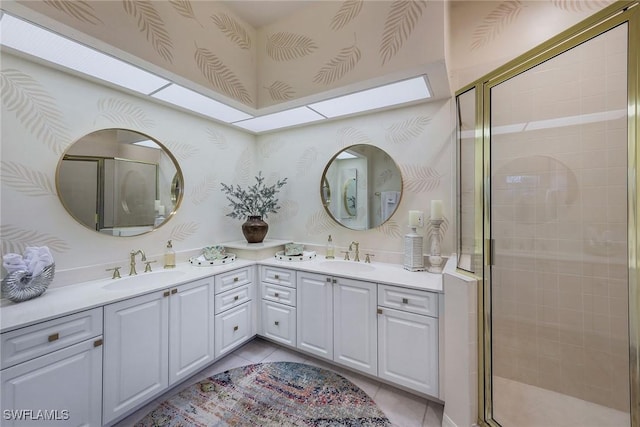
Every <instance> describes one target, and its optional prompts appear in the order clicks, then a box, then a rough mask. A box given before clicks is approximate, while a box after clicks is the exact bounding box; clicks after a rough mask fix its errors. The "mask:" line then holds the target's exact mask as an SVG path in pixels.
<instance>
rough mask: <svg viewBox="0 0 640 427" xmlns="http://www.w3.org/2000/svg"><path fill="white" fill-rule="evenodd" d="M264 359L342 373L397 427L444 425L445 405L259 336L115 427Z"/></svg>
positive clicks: (126, 426)
mask: <svg viewBox="0 0 640 427" xmlns="http://www.w3.org/2000/svg"><path fill="white" fill-rule="evenodd" d="M261 362H300V363H308V364H310V365H315V366H320V367H322V368H326V369H331V370H333V371H335V372H338V373H339V374H341V375H343V376H344V377H345V378H348V379H349V380H350V381H352V382H353V383H354V384H356V385H358V387H360V388H361V389H362V390H364V391H365V392H366V393H367V394H368V395H369V396H371V397H372V398H373V400H374V401H375V402H376V403H377V404H378V407H379V408H380V409H382V411H384V413H385V414H386V415H387V418H389V420H390V421H391V422H392V424H393V425H394V426H395V427H414V426H415V427H440V426H441V425H442V412H443V409H444V408H443V406H442V405H441V404H439V403H436V402H432V401H430V400H427V399H422V398H420V397H417V396H414V395H412V394H410V393H406V392H404V391H402V390H399V389H396V388H394V387H391V386H389V385H386V384H382V383H379V382H377V381H375V380H372V379H370V378H367V377H364V376H362V375H358V374H356V373H353V372H351V371H347V370H343V369H341V368H340V367H338V366H335V365H331V364H328V363H325V362H323V361H321V360H319V359H316V358H313V357H309V356H306V355H304V354H302V353H298V352H295V351H292V350H289V349H287V348H285V347H281V346H279V345H277V344H273V343H271V342H270V341H265V340H263V339H260V338H256V339H254V340H253V341H250V342H248V343H247V344H245V345H244V346H242V347H240V348H239V349H237V350H235V351H234V352H233V353H231V354H229V355H227V356H225V357H224V358H222V359H221V360H219V361H218V362H216V363H214V364H213V365H211V366H209V367H207V368H205V369H204V370H202V371H200V372H199V373H197V374H195V375H194V376H192V377H191V378H189V379H188V380H186V381H185V382H184V383H182V384H181V385H179V386H178V387H176V388H174V389H172V390H169V391H168V392H166V393H165V394H163V395H161V396H160V397H158V398H157V399H155V400H153V401H152V402H150V403H149V404H147V405H146V406H144V407H142V408H141V409H139V410H138V411H136V412H134V413H133V414H131V415H129V416H128V417H127V418H124V419H123V420H122V421H120V422H119V423H117V424H116V425H115V427H128V426H133V425H134V424H135V423H136V422H138V421H139V420H140V419H142V418H143V417H144V416H145V415H146V414H147V413H149V412H150V411H151V410H153V408H155V406H156V405H158V404H159V403H160V402H162V401H163V400H165V399H167V398H168V397H170V396H172V395H174V394H176V393H178V392H180V391H181V390H182V389H184V388H186V387H188V386H190V385H191V384H194V383H196V382H198V381H201V380H203V379H204V378H207V377H210V376H212V375H215V374H217V373H220V372H224V371H226V370H228V369H233V368H238V367H240V366H244V365H248V364H251V363H261Z"/></svg>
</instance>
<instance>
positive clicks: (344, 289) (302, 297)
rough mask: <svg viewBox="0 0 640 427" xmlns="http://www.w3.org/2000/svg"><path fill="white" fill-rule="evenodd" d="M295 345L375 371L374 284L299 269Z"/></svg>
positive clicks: (363, 369)
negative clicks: (296, 343) (296, 339)
mask: <svg viewBox="0 0 640 427" xmlns="http://www.w3.org/2000/svg"><path fill="white" fill-rule="evenodd" d="M297 277H298V279H297V280H298V287H297V295H298V316H297V319H298V325H297V328H298V348H300V349H301V350H304V351H307V352H309V353H313V354H315V355H317V356H320V357H323V358H326V359H330V360H333V361H334V362H336V363H340V364H342V365H345V366H348V367H350V368H352V369H355V370H358V371H362V372H366V373H368V374H371V375H376V374H377V371H378V365H377V345H378V343H377V340H378V337H377V332H376V298H377V296H376V284H375V283H370V282H363V281H359V280H352V279H345V278H339V277H332V276H326V275H322V274H315V273H305V272H298V275H297Z"/></svg>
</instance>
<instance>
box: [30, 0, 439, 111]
mask: <svg viewBox="0 0 640 427" xmlns="http://www.w3.org/2000/svg"><path fill="white" fill-rule="evenodd" d="M18 3H19V4H20V5H21V6H25V7H27V8H29V9H32V10H34V11H37V12H38V13H41V14H44V15H46V16H49V17H51V18H53V19H55V20H56V21H58V22H61V23H63V24H65V25H67V26H69V27H71V28H74V29H76V30H78V31H80V32H82V33H85V34H88V35H89V36H91V37H95V38H97V39H99V40H101V41H103V42H105V43H107V44H109V45H111V46H113V47H114V48H116V49H120V50H122V51H125V52H127V53H130V54H132V55H134V56H136V57H138V58H141V59H142V60H143V61H146V62H148V63H151V64H153V65H155V66H157V67H160V68H163V69H165V70H167V71H168V72H169V73H172V74H175V75H178V76H180V77H182V78H184V79H187V80H190V81H193V82H194V83H196V84H197V85H200V86H203V87H205V88H208V89H211V90H213V91H215V92H217V93H219V94H221V95H223V96H224V97H226V98H228V99H230V100H232V101H236V102H239V103H241V104H244V105H246V106H249V107H253V108H262V107H268V106H272V105H275V104H279V103H282V102H285V101H289V100H292V99H297V98H301V97H305V96H308V95H312V94H317V93H321V92H324V91H327V90H329V89H335V88H339V87H342V86H346V85H350V84H354V83H357V82H361V81H366V80H370V79H374V78H381V77H384V76H387V75H389V74H390V73H397V72H403V71H406V70H411V74H415V73H416V72H419V70H420V67H424V66H425V65H426V64H429V63H433V62H437V61H441V60H443V58H444V33H443V28H444V26H443V23H442V20H443V16H444V13H443V10H444V3H443V2H441V1H431V2H427V1H426V0H383V1H365V0H346V1H328V2H313V3H312V4H311V3H310V4H311V5H310V6H308V7H307V8H306V9H302V10H301V11H299V12H296V13H294V14H293V15H291V16H289V17H286V18H283V19H281V20H280V21H278V22H276V23H275V24H273V25H270V26H268V27H263V28H260V29H255V28H253V27H251V26H250V25H249V24H247V23H246V22H244V21H243V20H242V19H241V18H239V17H238V16H236V15H235V14H234V13H233V12H232V11H231V10H230V9H229V8H227V7H226V6H225V5H224V2H217V1H195V0H169V1H150V0H113V1H84V0H74V1H70V0H19V1H18ZM425 41H427V43H425ZM114 53H115V52H114ZM116 56H117V55H116ZM416 68H417V69H418V71H416ZM168 77H169V78H171V75H169V76H168Z"/></svg>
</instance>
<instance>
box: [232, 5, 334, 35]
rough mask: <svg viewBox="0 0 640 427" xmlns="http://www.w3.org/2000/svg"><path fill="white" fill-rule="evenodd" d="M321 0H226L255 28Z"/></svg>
mask: <svg viewBox="0 0 640 427" xmlns="http://www.w3.org/2000/svg"><path fill="white" fill-rule="evenodd" d="M320 1H321V0H224V1H221V3H224V5H225V6H227V7H228V8H229V9H231V10H232V11H233V12H234V13H236V14H237V15H238V16H239V17H240V18H242V19H243V20H244V21H245V22H247V23H248V24H249V25H251V26H252V27H253V28H256V29H257V28H260V27H264V26H265V25H269V24H273V23H274V22H276V21H278V20H280V19H282V18H284V17H286V16H289V15H291V14H293V13H295V12H297V11H299V10H301V9H304V8H306V7H309V6H312V5H313V4H315V3H319V2H320ZM325 1H326V0H325Z"/></svg>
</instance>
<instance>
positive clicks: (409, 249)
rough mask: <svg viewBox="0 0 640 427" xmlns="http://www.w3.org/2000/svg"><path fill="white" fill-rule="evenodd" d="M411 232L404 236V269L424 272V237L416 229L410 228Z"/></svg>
mask: <svg viewBox="0 0 640 427" xmlns="http://www.w3.org/2000/svg"><path fill="white" fill-rule="evenodd" d="M410 228H411V232H410V233H409V234H406V235H405V236H404V266H403V267H404V269H405V270H409V271H424V270H425V267H424V254H423V253H422V236H421V235H419V234H418V233H417V232H416V227H413V226H410Z"/></svg>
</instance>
